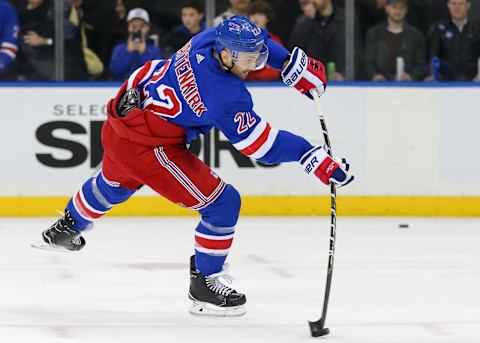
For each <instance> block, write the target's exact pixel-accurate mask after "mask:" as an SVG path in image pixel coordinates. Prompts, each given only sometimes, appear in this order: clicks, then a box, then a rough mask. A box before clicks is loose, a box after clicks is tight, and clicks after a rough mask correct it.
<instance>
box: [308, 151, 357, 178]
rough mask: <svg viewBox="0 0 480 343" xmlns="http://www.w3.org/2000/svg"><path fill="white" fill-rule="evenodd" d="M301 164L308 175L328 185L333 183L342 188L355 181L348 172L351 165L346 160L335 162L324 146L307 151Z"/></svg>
mask: <svg viewBox="0 0 480 343" xmlns="http://www.w3.org/2000/svg"><path fill="white" fill-rule="evenodd" d="M300 164H301V165H302V167H303V170H304V171H305V172H306V173H307V174H309V175H313V176H315V177H316V178H318V179H320V181H322V182H323V183H324V184H326V185H328V184H330V182H333V183H335V184H336V185H337V186H339V187H341V186H345V185H347V184H349V183H350V182H352V181H353V179H354V176H353V175H351V174H350V173H349V172H348V170H349V169H350V165H349V164H348V163H347V160H346V159H344V158H342V159H338V160H334V159H333V158H331V157H330V155H329V154H328V153H327V150H326V149H325V147H323V146H317V147H314V148H312V149H310V150H309V151H307V152H306V153H305V154H304V155H303V156H302V158H301V159H300Z"/></svg>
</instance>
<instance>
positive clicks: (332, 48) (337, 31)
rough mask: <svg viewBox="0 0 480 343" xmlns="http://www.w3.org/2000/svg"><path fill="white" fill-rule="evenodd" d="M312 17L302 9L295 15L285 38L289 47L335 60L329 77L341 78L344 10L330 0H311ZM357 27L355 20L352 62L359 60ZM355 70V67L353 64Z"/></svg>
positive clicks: (343, 65)
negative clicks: (299, 13) (288, 33)
mask: <svg viewBox="0 0 480 343" xmlns="http://www.w3.org/2000/svg"><path fill="white" fill-rule="evenodd" d="M312 3H313V6H314V7H315V13H314V17H313V18H312V14H311V13H310V12H309V11H307V10H305V9H304V14H303V15H302V16H300V17H299V18H298V19H297V22H296V24H295V27H294V28H293V32H292V35H291V37H290V41H289V47H290V48H293V47H295V46H298V47H300V48H302V49H304V50H305V51H306V53H307V54H308V55H309V56H311V57H313V58H315V59H318V60H320V61H321V62H323V63H324V64H325V65H326V64H327V63H335V69H336V72H335V73H334V74H333V77H331V78H330V81H343V80H344V79H345V77H344V73H345V39H346V38H345V36H346V35H345V12H344V11H343V10H342V9H340V8H337V7H335V6H334V4H333V3H332V0H313V1H312ZM360 45H361V36H360V27H359V25H358V21H357V20H356V21H355V56H356V59H357V60H356V62H355V64H356V65H357V66H358V62H359V61H360V58H358V57H360ZM357 70H358V68H357Z"/></svg>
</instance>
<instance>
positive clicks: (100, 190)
mask: <svg viewBox="0 0 480 343" xmlns="http://www.w3.org/2000/svg"><path fill="white" fill-rule="evenodd" d="M133 193H135V191H134V190H130V189H127V188H122V187H116V186H113V185H112V184H111V182H107V181H106V180H105V178H104V176H103V174H102V173H101V172H100V173H99V174H97V176H96V177H93V178H90V179H88V180H87V181H86V182H85V183H84V184H83V186H82V188H81V189H80V190H79V191H78V192H77V193H75V195H74V196H73V197H72V198H71V199H70V201H69V202H68V204H67V207H66V210H67V211H70V212H71V213H72V215H73V217H74V218H75V224H74V226H73V229H75V230H78V231H81V230H84V229H86V228H87V227H88V225H89V224H90V223H92V222H93V221H94V220H96V219H98V218H100V217H102V216H103V215H104V214H105V213H106V212H108V210H110V209H111V208H112V207H113V206H114V205H116V204H119V203H122V202H124V201H126V200H127V199H128V198H130V196H131V195H132V194H133Z"/></svg>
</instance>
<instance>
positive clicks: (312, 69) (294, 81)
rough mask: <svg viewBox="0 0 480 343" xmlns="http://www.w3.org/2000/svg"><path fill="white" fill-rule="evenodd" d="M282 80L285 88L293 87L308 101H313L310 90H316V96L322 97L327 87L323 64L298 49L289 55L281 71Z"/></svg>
mask: <svg viewBox="0 0 480 343" xmlns="http://www.w3.org/2000/svg"><path fill="white" fill-rule="evenodd" d="M282 80H283V82H284V83H285V84H286V85H287V86H290V87H295V88H296V89H297V90H298V91H300V93H302V94H305V95H306V96H308V97H309V98H310V99H313V98H312V95H311V94H310V90H311V89H315V88H316V89H317V91H318V94H320V95H322V94H323V92H325V88H326V86H327V75H326V73H325V66H324V65H323V63H322V62H320V61H317V60H316V59H314V58H311V57H308V56H307V54H306V53H305V52H304V51H303V50H302V49H300V48H294V49H293V51H292V53H291V54H290V59H289V61H288V63H287V65H286V66H285V68H284V69H283V70H282Z"/></svg>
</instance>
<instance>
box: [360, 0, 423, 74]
mask: <svg viewBox="0 0 480 343" xmlns="http://www.w3.org/2000/svg"><path fill="white" fill-rule="evenodd" d="M385 12H386V13H387V21H386V22H385V23H382V24H379V25H377V26H374V27H372V28H371V29H370V30H368V31H367V35H366V38H365V54H364V69H365V73H366V78H367V80H371V81H395V80H397V81H414V80H421V79H423V78H424V77H425V76H426V75H427V70H426V60H425V37H424V36H423V34H422V33H421V32H420V31H419V30H417V29H416V28H414V27H413V26H410V25H408V24H407V23H406V22H405V17H406V15H407V12H408V6H407V1H406V0H388V2H387V5H386V6H385ZM399 60H400V61H401V62H400V61H399ZM397 61H398V62H397ZM397 68H399V69H400V70H398V73H397Z"/></svg>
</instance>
